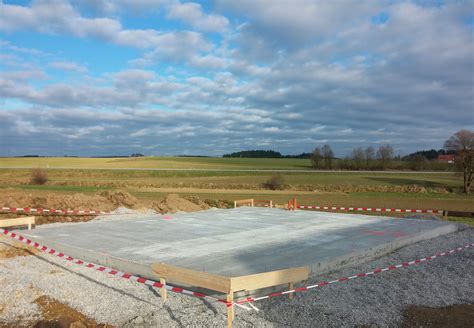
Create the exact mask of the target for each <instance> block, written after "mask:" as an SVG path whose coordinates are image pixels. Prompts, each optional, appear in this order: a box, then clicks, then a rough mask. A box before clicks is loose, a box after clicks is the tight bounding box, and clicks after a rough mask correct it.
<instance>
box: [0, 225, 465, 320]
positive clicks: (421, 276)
mask: <svg viewBox="0 0 474 328" xmlns="http://www.w3.org/2000/svg"><path fill="white" fill-rule="evenodd" d="M0 242H1V243H11V241H10V240H7V239H6V238H5V237H0ZM472 242H474V229H472V228H467V229H465V230H463V231H460V232H456V233H452V234H449V235H446V236H442V237H438V238H436V239H432V240H428V241H424V242H420V243H417V244H414V245H410V246H407V247H404V248H402V249H400V250H398V251H396V252H393V253H391V254H389V255H387V256H384V257H381V258H379V259H376V260H373V261H370V262H368V263H364V264H360V265H357V266H351V267H347V268H345V269H344V270H340V271H337V272H333V273H331V274H326V275H324V276H320V277H314V278H312V279H310V281H309V284H312V283H315V282H318V281H322V280H330V279H333V278H338V277H341V276H348V275H352V274H354V273H359V272H366V271H371V270H373V269H374V268H376V267H386V266H387V265H389V264H398V263H401V262H403V261H409V260H413V259H417V258H420V257H425V256H427V255H432V254H434V253H435V252H437V251H444V250H446V249H450V248H453V247H457V246H461V245H465V244H467V243H472ZM473 274H474V249H472V248H470V249H466V250H464V251H461V252H457V253H455V254H453V255H450V256H446V257H442V258H438V259H435V260H433V261H430V262H429V263H425V264H419V265H417V266H410V267H409V268H402V269H398V270H393V271H389V272H384V273H380V274H378V275H374V276H370V277H366V278H358V279H355V280H352V281H350V282H344V283H337V284H334V285H330V286H325V287H322V288H320V289H316V290H312V291H308V292H302V293H298V294H297V295H296V296H295V298H294V299H293V300H289V299H288V298H287V297H279V298H274V299H270V300H264V301H259V302H256V303H255V305H256V306H257V307H258V308H259V309H260V312H256V311H246V310H243V309H241V308H236V317H235V321H234V323H235V327H287V326H293V327H310V326H312V327H314V326H323V327H354V326H358V325H376V326H382V327H396V326H398V325H399V323H400V322H401V320H402V311H403V309H404V308H405V306H407V305H409V304H416V305H425V306H435V307H436V306H447V305H451V304H460V303H474V285H473V281H474V280H473V279H472V278H473ZM0 286H1V288H0V324H2V323H8V322H15V323H16V324H17V325H20V324H23V325H27V323H29V322H30V323H31V322H33V321H35V320H38V319H40V318H41V313H40V310H39V308H38V307H37V306H36V304H34V303H33V301H34V300H35V299H36V298H38V297H39V296H41V295H48V296H50V297H53V298H55V299H57V300H58V301H60V302H62V303H65V304H68V305H69V306H71V307H73V308H75V309H76V310H78V311H80V312H81V313H83V314H84V315H86V316H88V317H90V318H92V319H95V320H96V321H97V322H98V323H108V324H112V325H114V326H119V327H120V326H122V327H188V326H189V327H216V326H224V325H225V323H226V316H225V306H223V305H222V304H216V303H209V302H207V301H205V300H201V299H197V298H192V297H188V296H183V295H179V294H173V293H169V300H168V301H167V302H166V303H163V302H162V301H161V300H160V297H159V294H158V290H154V289H152V288H149V287H148V286H145V285H142V284H138V283H135V282H130V281H128V280H125V279H122V278H117V277H113V276H110V275H107V274H104V273H101V272H97V271H94V270H91V269H88V268H85V267H80V266H77V265H74V264H73V263H70V262H67V261H64V260H62V259H59V258H57V257H53V256H50V255H46V254H42V253H40V254H38V255H35V256H28V257H16V258H11V259H5V260H0ZM2 308H3V310H2Z"/></svg>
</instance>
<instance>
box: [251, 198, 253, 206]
mask: <svg viewBox="0 0 474 328" xmlns="http://www.w3.org/2000/svg"><path fill="white" fill-rule="evenodd" d="M250 202H251V203H252V207H253V198H252V199H251V200H250Z"/></svg>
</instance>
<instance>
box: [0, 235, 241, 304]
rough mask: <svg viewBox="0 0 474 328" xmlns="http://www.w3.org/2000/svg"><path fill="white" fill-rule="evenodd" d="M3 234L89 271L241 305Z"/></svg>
mask: <svg viewBox="0 0 474 328" xmlns="http://www.w3.org/2000/svg"><path fill="white" fill-rule="evenodd" d="M2 234H3V235H5V236H8V237H10V238H12V239H15V240H17V241H19V242H22V243H23V244H25V245H28V246H31V247H34V248H36V249H38V250H40V251H41V252H44V253H46V254H50V255H53V256H57V257H59V258H62V259H64V260H66V261H70V262H72V263H74V264H77V265H81V266H84V267H86V268H89V269H94V270H97V271H100V272H104V273H108V274H111V275H113V276H116V277H121V278H124V279H128V280H130V281H136V282H138V283H141V284H145V285H148V286H152V287H155V288H165V289H166V290H169V291H171V292H174V293H179V294H184V295H188V296H194V297H198V298H203V299H207V300H209V301H212V302H220V303H224V304H226V306H227V307H231V306H233V305H239V304H236V303H235V302H234V303H231V302H227V300H223V299H219V298H216V297H212V296H209V295H204V294H201V293H197V292H193V291H190V290H186V289H183V288H179V287H173V286H170V285H168V284H162V283H160V282H158V281H154V280H150V279H145V278H142V277H139V276H135V275H132V274H128V273H125V272H121V271H118V270H114V269H112V268H108V267H105V266H101V265H98V264H94V263H89V262H84V261H82V260H78V259H75V258H73V257H72V256H68V255H66V254H64V253H61V252H59V251H57V250H55V249H53V248H50V247H47V246H44V245H40V244H39V243H37V242H34V241H32V240H31V239H28V238H26V237H23V236H22V235H19V234H18V233H15V232H12V231H9V230H6V229H1V228H0V235H2Z"/></svg>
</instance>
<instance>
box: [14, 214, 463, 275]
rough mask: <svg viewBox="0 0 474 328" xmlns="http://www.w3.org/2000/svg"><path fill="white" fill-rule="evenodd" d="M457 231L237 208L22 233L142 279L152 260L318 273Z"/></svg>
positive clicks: (226, 269)
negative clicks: (301, 268)
mask: <svg viewBox="0 0 474 328" xmlns="http://www.w3.org/2000/svg"><path fill="white" fill-rule="evenodd" d="M456 230H457V226H456V225H455V224H452V223H448V222H444V221H434V220H420V219H397V218H387V217H377V216H367V215H359V214H339V213H324V212H313V211H294V212H293V211H292V212H290V211H287V210H281V209H269V208H248V207H241V208H237V209H229V210H216V209H213V210H208V211H202V212H194V213H179V214H169V215H157V214H141V215H140V214H117V215H113V216H104V217H101V218H98V219H97V220H94V221H90V222H86V223H67V224H64V223H58V224H51V225H42V226H38V227H37V228H36V229H34V230H31V231H25V232H22V233H23V234H24V235H27V236H30V237H31V238H32V239H34V240H36V241H38V242H42V243H44V244H46V245H48V246H51V247H56V248H57V249H58V250H60V251H62V252H64V253H66V254H68V255H71V256H74V257H78V258H82V259H84V260H88V261H91V262H96V263H99V264H102V265H108V266H112V267H115V268H117V269H119V270H122V271H126V272H130V273H135V274H141V275H143V276H150V275H151V276H152V274H151V272H150V270H149V264H151V263H152V262H165V263H168V264H173V265H177V266H182V267H186V268H190V269H195V270H201V271H207V272H212V273H217V274H222V275H227V276H240V275H245V274H252V273H258V272H265V271H272V270H278V269H283V268H288V267H296V266H306V265H307V266H310V267H311V269H312V272H313V273H316V274H319V273H321V272H325V271H329V270H333V269H336V268H340V267H342V266H345V265H348V264H355V263H358V262H361V261H366V260H368V259H370V258H374V257H377V256H379V255H383V254H386V253H388V252H390V251H393V250H394V249H397V248H400V247H402V246H405V245H408V244H411V243H414V242H417V241H420V240H424V239H429V238H434V237H437V236H439V235H442V234H447V233H449V232H453V231H456Z"/></svg>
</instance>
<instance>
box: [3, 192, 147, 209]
mask: <svg viewBox="0 0 474 328" xmlns="http://www.w3.org/2000/svg"><path fill="white" fill-rule="evenodd" d="M0 202H1V203H0V205H1V206H6V207H32V208H53V209H68V208H69V209H77V210H102V211H111V210H114V209H116V208H117V207H119V206H126V207H131V208H137V207H138V206H139V201H138V200H137V199H136V198H135V197H134V196H132V195H130V194H129V193H128V192H125V191H103V192H101V193H97V194H92V195H85V194H81V193H77V194H66V195H64V194H56V193H43V194H41V195H40V196H38V194H33V193H27V192H24V191H17V190H6V191H5V193H4V196H3V195H2V199H1V200H0Z"/></svg>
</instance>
